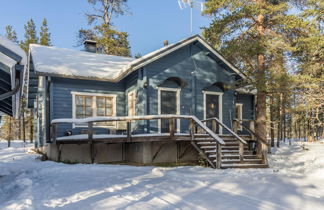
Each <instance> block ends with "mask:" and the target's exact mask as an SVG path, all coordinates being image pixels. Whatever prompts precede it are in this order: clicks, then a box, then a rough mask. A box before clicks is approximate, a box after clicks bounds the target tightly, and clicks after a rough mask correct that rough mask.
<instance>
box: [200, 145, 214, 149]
mask: <svg viewBox="0 0 324 210" xmlns="http://www.w3.org/2000/svg"><path fill="white" fill-rule="evenodd" d="M200 148H201V149H216V146H201V147H200Z"/></svg>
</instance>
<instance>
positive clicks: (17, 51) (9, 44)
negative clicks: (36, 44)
mask: <svg viewBox="0 0 324 210" xmlns="http://www.w3.org/2000/svg"><path fill="white" fill-rule="evenodd" d="M0 45H2V46H4V47H5V48H7V49H8V50H10V51H12V52H14V53H15V54H17V55H19V56H20V57H21V58H22V60H21V61H20V64H21V65H26V63H27V56H26V53H25V51H23V50H22V49H21V48H20V47H19V46H18V45H17V44H15V43H14V42H12V41H10V40H9V39H7V38H6V37H4V36H1V35H0ZM0 57H3V56H0ZM8 59H9V58H8ZM11 60H12V59H11ZM4 64H8V65H11V66H12V62H10V61H9V62H8V63H4Z"/></svg>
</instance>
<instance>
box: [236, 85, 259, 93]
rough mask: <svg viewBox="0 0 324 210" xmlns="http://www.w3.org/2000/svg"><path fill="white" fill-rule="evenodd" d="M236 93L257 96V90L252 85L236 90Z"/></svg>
mask: <svg viewBox="0 0 324 210" xmlns="http://www.w3.org/2000/svg"><path fill="white" fill-rule="evenodd" d="M236 92H238V93H242V94H250V95H256V94H257V89H256V88H254V87H253V86H252V85H247V86H244V87H240V88H238V89H236Z"/></svg>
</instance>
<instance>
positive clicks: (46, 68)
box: [30, 44, 134, 81]
mask: <svg viewBox="0 0 324 210" xmlns="http://www.w3.org/2000/svg"><path fill="white" fill-rule="evenodd" d="M30 53H31V57H32V59H33V64H34V69H35V72H36V73H39V74H46V75H53V76H59V75H61V76H66V77H71V78H88V79H102V80H108V81H109V80H111V81H113V80H115V78H117V77H118V76H119V75H120V74H121V73H122V72H123V71H124V69H125V67H127V65H128V64H129V63H130V62H131V61H133V60H134V58H128V57H121V56H114V55H104V54H96V53H90V52H84V51H78V50H71V49H65V48H57V47H48V46H42V45H37V44H31V45H30Z"/></svg>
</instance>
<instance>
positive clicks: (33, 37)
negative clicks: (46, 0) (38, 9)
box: [20, 19, 39, 52]
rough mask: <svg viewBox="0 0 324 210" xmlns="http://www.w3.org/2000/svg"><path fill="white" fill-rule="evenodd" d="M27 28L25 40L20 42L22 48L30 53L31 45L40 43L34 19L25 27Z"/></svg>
mask: <svg viewBox="0 0 324 210" xmlns="http://www.w3.org/2000/svg"><path fill="white" fill-rule="evenodd" d="M24 28H25V40H24V41H21V42H20V47H21V48H22V49H23V50H25V52H28V50H29V44H33V43H38V42H39V39H38V37H37V32H36V25H35V23H34V21H33V19H30V20H29V21H28V22H27V24H26V25H25V26H24Z"/></svg>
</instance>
